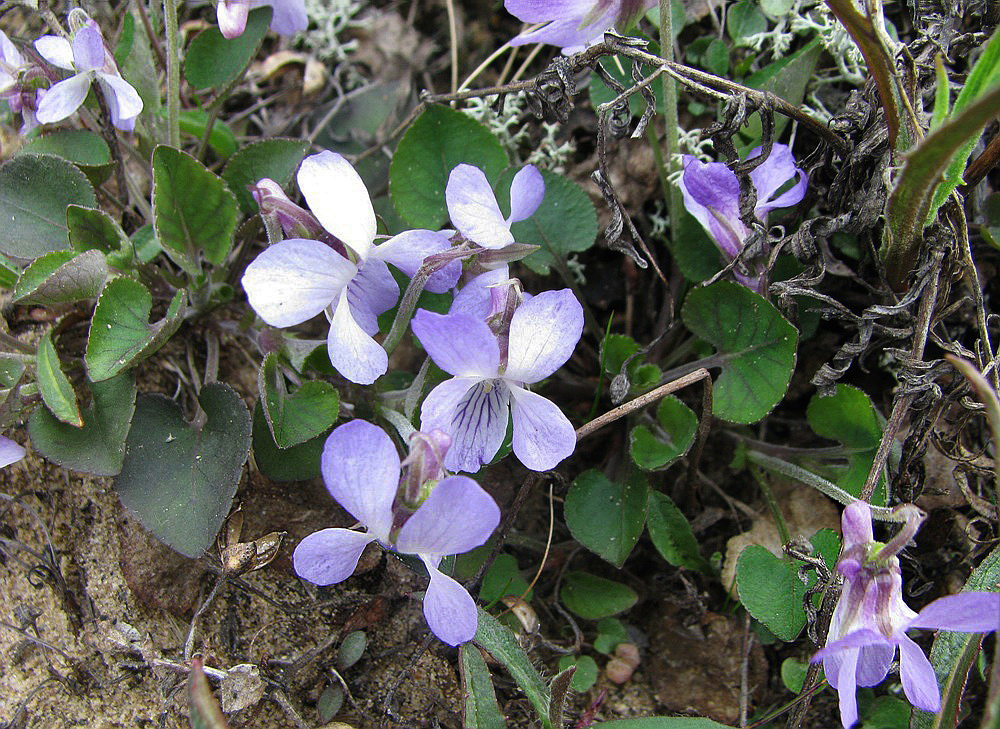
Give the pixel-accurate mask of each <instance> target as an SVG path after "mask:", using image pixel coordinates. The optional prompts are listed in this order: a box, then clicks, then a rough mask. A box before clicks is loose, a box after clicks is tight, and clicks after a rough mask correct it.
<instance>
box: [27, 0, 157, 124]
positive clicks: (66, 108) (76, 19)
mask: <svg viewBox="0 0 1000 729" xmlns="http://www.w3.org/2000/svg"><path fill="white" fill-rule="evenodd" d="M69 22H70V27H71V28H73V42H72V43H70V41H68V40H66V39H65V38H60V37H58V36H54V35H43V36H42V37H41V38H39V39H38V40H36V41H35V48H36V49H37V50H38V52H39V53H40V54H41V56H42V58H44V59H45V60H46V61H48V62H49V63H51V64H52V65H53V66H58V67H59V68H64V69H66V70H68V71H75V72H76V75H74V76H71V77H70V78H68V79H66V80H64V81H60V82H59V83H57V84H54V85H53V86H52V87H51V88H50V89H49V90H48V92H47V93H46V94H45V95H44V96H43V97H42V99H41V101H40V102H39V103H38V110H37V112H36V116H37V118H38V121H39V122H41V123H42V124H52V123H54V122H57V121H62V120H63V119H65V118H66V117H68V116H69V115H70V114H72V113H73V112H75V111H76V110H77V109H79V108H80V106H81V105H82V104H83V102H84V100H85V99H86V98H87V92H88V91H90V84H91V83H92V82H94V81H97V85H98V86H100V88H101V91H103V92H104V97H105V99H107V102H108V108H109V110H110V112H111V122H112V123H113V124H114V125H115V126H116V127H117V128H118V129H121V130H122V131H125V132H131V131H132V130H133V129H135V120H136V117H137V116H139V112H141V111H142V99H141V98H139V94H138V92H137V91H136V90H135V89H134V88H132V86H131V85H130V84H129V83H128V82H127V81H126V80H125V79H123V78H122V77H121V74H120V73H119V72H118V66H117V65H116V64H115V59H114V56H112V55H111V51H109V50H108V49H107V47H106V46H105V45H104V37H103V36H102V35H101V29H100V28H98V27H97V23H95V22H94V21H93V20H92V19H91V18H90V16H89V15H87V14H86V13H85V12H84V11H83V10H80V9H79V8H75V9H74V10H73V11H72V12H71V13H70V15H69Z"/></svg>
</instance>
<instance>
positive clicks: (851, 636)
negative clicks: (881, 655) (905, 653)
mask: <svg viewBox="0 0 1000 729" xmlns="http://www.w3.org/2000/svg"><path fill="white" fill-rule="evenodd" d="M879 644H888V645H892V643H891V642H890V641H889V640H887V639H886V637H885V636H884V635H882V634H881V633H879V632H878V631H876V630H871V629H870V628H861V629H860V630H854V631H851V632H850V633H848V634H847V635H845V636H844V637H842V638H840V639H838V640H835V641H834V642H832V643H827V644H826V646H824V647H823V648H821V649H820V650H818V651H816V652H815V653H814V654H813V657H812V661H813V662H816V661H819V660H823V659H825V658H826V657H827V656H830V655H833V654H835V653H840V652H842V651H847V650H854V649H857V648H864V647H866V646H869V645H879Z"/></svg>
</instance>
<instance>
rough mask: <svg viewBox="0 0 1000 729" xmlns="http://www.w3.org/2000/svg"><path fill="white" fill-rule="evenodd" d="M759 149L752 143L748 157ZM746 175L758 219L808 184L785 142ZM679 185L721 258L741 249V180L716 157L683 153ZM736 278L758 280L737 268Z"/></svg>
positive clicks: (748, 282) (796, 197) (755, 284)
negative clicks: (784, 187)
mask: <svg viewBox="0 0 1000 729" xmlns="http://www.w3.org/2000/svg"><path fill="white" fill-rule="evenodd" d="M760 152H761V148H760V147H755V148H754V149H753V150H751V152H750V158H751V159H752V158H753V157H756V156H758V155H759V154H760ZM793 178H798V179H797V180H796V182H795V184H793V185H792V187H791V188H789V189H788V190H786V191H785V192H783V193H781V194H780V195H778V196H777V197H775V193H777V192H778V190H779V189H780V188H781V187H782V185H784V184H785V183H787V182H788V181H789V180H791V179H793ZM750 179H751V180H752V181H753V185H754V188H755V189H756V191H757V205H756V206H755V207H754V214H755V215H756V216H757V219H758V220H760V221H761V223H763V222H765V221H766V220H767V214H768V213H769V212H770V211H771V210H774V209H776V208H785V207H789V206H791V205H795V204H796V203H797V202H799V201H800V200H801V199H802V198H803V197H804V196H805V194H806V186H807V184H808V182H807V180H806V176H805V173H804V172H803V171H802V170H800V169H799V168H798V167H796V166H795V159H794V158H793V157H792V150H791V149H790V148H789V147H788V145H785V144H775V145H774V146H773V147H772V148H771V155H770V156H769V157H768V158H767V159H766V160H764V161H763V162H762V163H761V164H760V165H758V166H757V167H756V168H755V169H754V170H753V171H752V172H751V173H750ZM680 186H681V192H682V194H683V196H684V207H685V208H687V211H688V212H689V213H691V214H692V215H693V216H694V217H695V218H697V219H698V222H699V223H701V225H702V227H704V228H705V230H707V231H708V234H709V235H710V236H712V239H713V240H714V241H715V245H717V246H718V247H719V250H720V251H722V254H723V256H724V257H725V259H726V261H727V262H729V261H732V260H733V259H734V258H736V256H738V255H739V253H740V251H741V250H743V244H744V242H745V241H746V239H747V238H748V237H749V235H750V231H749V230H748V229H747V226H746V225H744V223H743V221H742V219H741V218H740V183H739V180H738V179H737V178H736V173H735V172H733V171H732V170H731V169H729V167H727V166H726V165H725V164H723V163H721V162H700V161H699V160H698V159H697V158H695V157H692V156H691V155H684V174H683V175H682V176H681V180H680ZM736 278H737V280H739V281H740V283H742V284H744V285H745V286H748V287H750V288H752V289H755V290H759V289H760V288H761V286H762V279H761V277H760V275H759V274H755V275H749V276H748V275H744V274H742V273H739V272H737V273H736Z"/></svg>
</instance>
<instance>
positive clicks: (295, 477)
mask: <svg viewBox="0 0 1000 729" xmlns="http://www.w3.org/2000/svg"><path fill="white" fill-rule="evenodd" d="M328 435H329V433H323V434H322V435H319V436H317V437H315V438H313V439H312V440H308V441H306V442H305V443H302V444H301V445H297V446H292V447H291V448H285V449H282V448H279V447H278V445H277V444H276V443H275V442H274V436H273V435H271V429H270V428H269V427H268V425H267V418H265V417H264V410H263V408H261V405H260V402H258V403H257V405H256V406H255V407H254V409H253V458H254V462H255V463H256V464H257V468H259V469H260V472H261V473H263V474H264V475H265V476H267V477H268V478H269V479H271V480H272V481H308V480H309V479H311V478H316V477H317V476H319V474H320V465H319V464H320V458H321V457H322V455H323V446H324V445H325V444H326V438H327V436H328Z"/></svg>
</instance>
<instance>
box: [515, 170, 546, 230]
mask: <svg viewBox="0 0 1000 729" xmlns="http://www.w3.org/2000/svg"><path fill="white" fill-rule="evenodd" d="M544 197H545V180H543V179H542V173H541V172H539V171H538V168H537V167H535V166H534V165H525V166H524V167H522V168H521V169H520V170H518V173H517V174H516V175H514V179H513V181H512V182H511V183H510V217H509V218H507V222H508V223H516V222H518V221H519V220H524V219H525V218H530V217H531V216H532V215H534V213H535V211H536V210H538V206H539V205H541V204H542V198H544Z"/></svg>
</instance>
